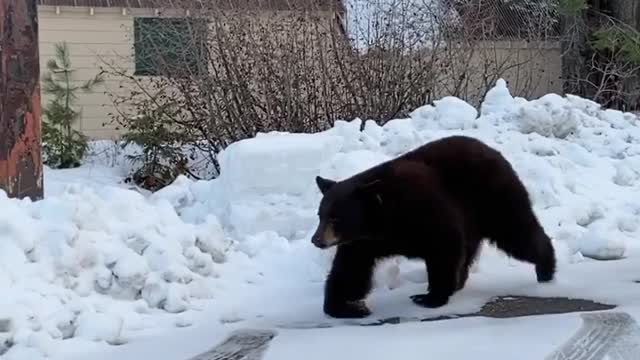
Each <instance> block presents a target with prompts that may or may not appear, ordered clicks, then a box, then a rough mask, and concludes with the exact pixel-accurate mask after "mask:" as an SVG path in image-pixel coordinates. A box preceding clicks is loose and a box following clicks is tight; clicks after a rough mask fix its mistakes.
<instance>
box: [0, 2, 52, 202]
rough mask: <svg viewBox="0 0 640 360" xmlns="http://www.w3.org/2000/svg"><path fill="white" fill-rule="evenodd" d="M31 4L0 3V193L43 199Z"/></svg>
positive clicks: (35, 39)
mask: <svg viewBox="0 0 640 360" xmlns="http://www.w3.org/2000/svg"><path fill="white" fill-rule="evenodd" d="M37 16H38V12H37V7H36V0H2V1H0V189H3V190H4V191H6V192H7V194H8V196H10V197H17V198H24V197H29V198H31V199H32V200H37V199H40V198H42V196H43V187H42V157H41V136H40V131H41V130H40V126H41V123H40V121H41V119H40V117H41V105H40V81H39V80H40V62H39V52H38V19H37Z"/></svg>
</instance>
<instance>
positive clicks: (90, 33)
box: [38, 6, 151, 139]
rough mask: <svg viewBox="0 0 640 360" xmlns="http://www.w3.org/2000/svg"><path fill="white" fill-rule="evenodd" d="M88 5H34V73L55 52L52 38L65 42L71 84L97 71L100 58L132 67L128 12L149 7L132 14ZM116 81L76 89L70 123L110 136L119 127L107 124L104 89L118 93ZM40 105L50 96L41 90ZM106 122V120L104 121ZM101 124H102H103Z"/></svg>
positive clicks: (93, 135) (107, 104) (107, 101)
mask: <svg viewBox="0 0 640 360" xmlns="http://www.w3.org/2000/svg"><path fill="white" fill-rule="evenodd" d="M57 9H58V11H57ZM90 11H91V10H90V9H89V8H74V7H59V8H56V7H51V6H40V7H39V9H38V16H39V37H40V39H39V44H40V69H41V70H40V72H41V76H43V75H44V74H46V73H47V67H46V64H47V61H49V60H50V59H53V58H54V57H55V48H54V45H55V44H56V43H60V42H62V41H66V42H67V45H68V48H69V52H70V55H71V65H72V68H73V69H75V70H76V71H75V73H74V75H73V76H74V78H75V83H82V82H85V81H87V80H89V79H91V78H93V77H94V76H95V75H96V74H98V73H99V72H100V66H101V65H102V63H103V61H108V62H116V63H118V64H120V66H123V67H125V68H127V69H133V57H132V55H133V43H132V41H133V39H132V34H133V32H132V28H133V14H134V13H135V14H140V15H145V14H146V15H149V14H151V11H145V10H136V11H134V13H132V12H131V11H126V12H125V13H124V14H123V10H122V9H116V8H94V9H93V14H91V12H90ZM119 85H120V84H119V83H118V81H116V80H113V79H107V80H106V81H105V83H104V85H99V86H96V87H95V89H94V90H93V91H91V92H88V93H83V92H80V93H79V94H78V100H77V102H76V108H77V109H78V110H80V111H81V112H82V114H81V119H80V120H79V121H78V123H77V125H76V126H75V127H76V128H77V129H79V130H80V131H82V132H83V133H84V134H85V135H87V136H89V137H91V138H94V139H95V138H100V139H105V138H115V137H117V136H118V134H119V132H118V131H117V130H115V126H114V125H112V124H109V122H110V119H111V118H110V117H109V113H110V112H113V111H114V108H113V106H112V103H111V99H110V97H109V96H108V95H107V94H106V93H105V92H116V93H117V92H122V91H126V89H121V88H119ZM42 95H43V98H42V102H43V106H45V105H46V103H47V102H48V101H49V100H50V96H47V95H46V94H44V92H43V94H42ZM104 123H107V124H104ZM103 124H104V125H103Z"/></svg>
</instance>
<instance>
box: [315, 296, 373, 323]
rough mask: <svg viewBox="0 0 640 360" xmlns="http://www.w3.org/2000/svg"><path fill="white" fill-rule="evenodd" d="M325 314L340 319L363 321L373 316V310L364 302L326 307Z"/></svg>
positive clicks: (348, 302) (350, 302)
mask: <svg viewBox="0 0 640 360" xmlns="http://www.w3.org/2000/svg"><path fill="white" fill-rule="evenodd" d="M324 312H325V313H326V314H327V315H329V316H331V317H334V318H338V319H349V318H351V319H361V318H365V317H367V316H369V315H371V310H369V308H368V307H367V305H366V304H365V302H364V301H363V300H359V301H347V302H342V303H340V304H331V305H326V306H325V308H324Z"/></svg>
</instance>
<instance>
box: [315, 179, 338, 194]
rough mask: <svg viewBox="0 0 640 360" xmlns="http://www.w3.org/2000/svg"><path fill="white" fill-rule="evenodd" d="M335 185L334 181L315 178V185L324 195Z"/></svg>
mask: <svg viewBox="0 0 640 360" xmlns="http://www.w3.org/2000/svg"><path fill="white" fill-rule="evenodd" d="M335 184H336V181H334V180H329V179H325V178H323V177H321V176H316V185H318V189H320V192H321V193H322V194H323V195H324V194H325V193H326V192H327V191H329V189H331V187H332V186H333V185H335Z"/></svg>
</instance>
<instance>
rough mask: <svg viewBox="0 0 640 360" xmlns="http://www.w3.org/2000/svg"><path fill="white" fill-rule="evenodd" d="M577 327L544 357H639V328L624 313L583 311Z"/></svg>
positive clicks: (587, 359)
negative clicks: (575, 330)
mask: <svg viewBox="0 0 640 360" xmlns="http://www.w3.org/2000/svg"><path fill="white" fill-rule="evenodd" d="M580 316H581V317H582V326H581V327H580V329H579V330H578V331H577V332H576V333H575V334H574V335H573V336H572V337H571V338H570V339H569V340H567V342H565V343H564V344H563V345H562V346H561V347H560V348H559V349H557V350H556V351H554V352H553V353H551V354H550V355H549V356H547V357H546V358H545V360H602V359H604V358H605V356H607V358H608V359H610V360H637V359H640V327H639V326H638V324H637V323H636V321H635V320H634V319H633V318H632V317H631V316H630V315H629V314H627V313H624V312H602V313H585V314H581V315H580Z"/></svg>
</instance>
